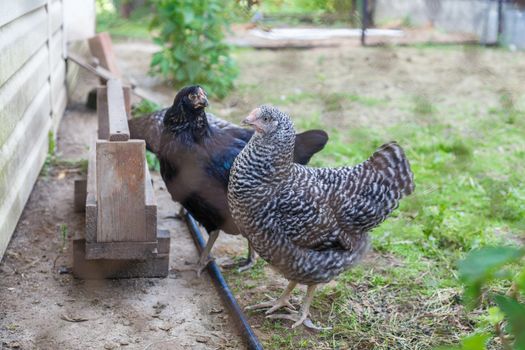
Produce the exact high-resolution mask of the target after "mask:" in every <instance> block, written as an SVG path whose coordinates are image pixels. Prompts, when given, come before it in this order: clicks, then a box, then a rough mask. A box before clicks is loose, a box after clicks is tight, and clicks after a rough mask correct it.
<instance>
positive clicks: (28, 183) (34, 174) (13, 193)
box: [0, 118, 51, 257]
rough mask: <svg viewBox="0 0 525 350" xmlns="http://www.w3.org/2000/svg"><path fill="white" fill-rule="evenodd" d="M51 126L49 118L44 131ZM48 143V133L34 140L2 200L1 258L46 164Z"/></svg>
mask: <svg viewBox="0 0 525 350" xmlns="http://www.w3.org/2000/svg"><path fill="white" fill-rule="evenodd" d="M50 124H51V119H49V118H48V119H47V124H46V125H44V127H43V130H49V127H50ZM47 143H48V138H47V132H41V133H40V134H39V136H38V137H37V138H35V139H33V142H32V148H31V151H30V153H28V154H27V156H26V158H25V160H24V162H22V163H20V164H19V167H18V168H17V172H16V174H15V176H14V177H13V178H12V179H11V180H12V182H11V183H10V185H9V192H8V193H7V195H6V196H3V197H2V198H0V222H1V223H2V225H0V257H1V256H3V254H4V252H5V249H6V248H7V244H8V243H9V240H10V238H11V235H12V234H13V231H14V229H15V227H16V224H17V223H18V219H19V218H20V215H21V214H22V210H23V209H24V206H25V203H26V202H27V199H28V198H29V195H30V194H31V191H32V189H33V185H34V183H35V181H36V179H37V178H38V174H39V173H40V169H41V168H42V164H44V160H45V159H46V155H47Z"/></svg>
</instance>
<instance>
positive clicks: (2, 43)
mask: <svg viewBox="0 0 525 350" xmlns="http://www.w3.org/2000/svg"><path fill="white" fill-rule="evenodd" d="M0 6H1V5H0ZM46 40H47V17H46V10H45V9H44V8H40V9H38V10H37V11H34V12H31V13H29V14H27V15H26V16H23V17H20V18H18V19H17V20H15V21H13V22H11V23H9V24H7V25H5V26H4V27H1V28H0V86H2V85H3V84H4V83H5V82H6V81H7V80H8V79H9V78H10V77H11V76H12V75H13V74H14V73H15V72H16V71H17V70H18V69H20V67H22V66H23V65H24V63H25V62H27V60H28V59H29V58H30V57H31V56H32V55H34V54H35V52H36V51H38V50H39V49H40V48H41V47H42V46H43V45H44V43H45V42H46Z"/></svg>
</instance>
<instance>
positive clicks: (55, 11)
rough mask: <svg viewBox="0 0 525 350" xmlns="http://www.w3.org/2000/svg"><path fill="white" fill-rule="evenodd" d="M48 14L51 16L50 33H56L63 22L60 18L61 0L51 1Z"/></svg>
mask: <svg viewBox="0 0 525 350" xmlns="http://www.w3.org/2000/svg"><path fill="white" fill-rule="evenodd" d="M49 15H50V16H51V33H53V34H54V33H56V32H57V31H58V30H59V29H60V28H61V27H62V23H64V21H63V18H62V2H60V1H56V2H53V3H51V6H50V9H49Z"/></svg>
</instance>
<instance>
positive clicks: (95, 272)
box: [73, 239, 169, 279]
mask: <svg viewBox="0 0 525 350" xmlns="http://www.w3.org/2000/svg"><path fill="white" fill-rule="evenodd" d="M168 243H169V241H168ZM168 273H169V255H168V254H158V255H157V256H156V257H155V258H151V259H147V260H115V259H98V260H87V259H86V241H85V240H84V239H76V240H74V241H73V275H74V276H75V277H76V278H82V279H104V278H136V277H138V278H144V277H167V276H168Z"/></svg>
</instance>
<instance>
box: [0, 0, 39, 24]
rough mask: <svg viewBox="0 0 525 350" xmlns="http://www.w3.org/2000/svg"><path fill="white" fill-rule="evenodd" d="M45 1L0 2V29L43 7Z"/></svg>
mask: <svg viewBox="0 0 525 350" xmlns="http://www.w3.org/2000/svg"><path fill="white" fill-rule="evenodd" d="M46 2H47V0H16V1H6V0H3V1H0V27H1V26H3V25H5V24H7V23H9V22H11V21H12V20H14V19H16V18H18V17H20V16H23V15H24V14H26V13H29V12H31V11H33V10H35V9H36V8H38V7H41V6H44V5H45V4H46Z"/></svg>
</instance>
